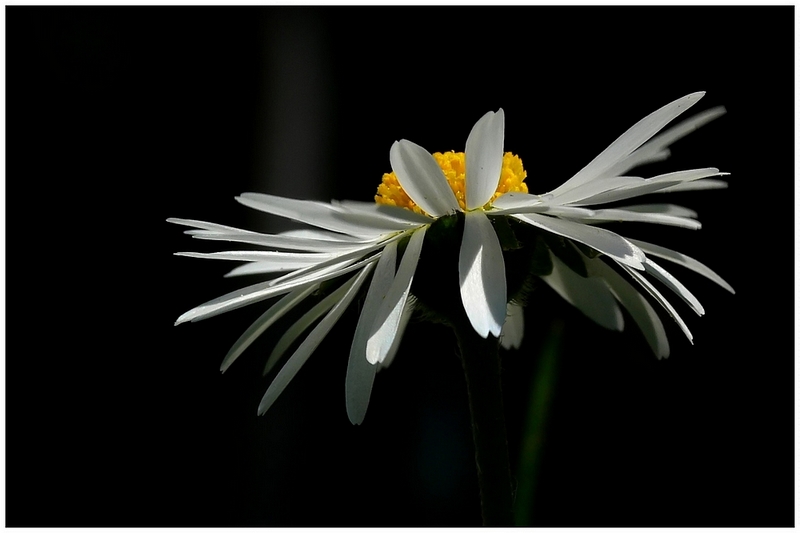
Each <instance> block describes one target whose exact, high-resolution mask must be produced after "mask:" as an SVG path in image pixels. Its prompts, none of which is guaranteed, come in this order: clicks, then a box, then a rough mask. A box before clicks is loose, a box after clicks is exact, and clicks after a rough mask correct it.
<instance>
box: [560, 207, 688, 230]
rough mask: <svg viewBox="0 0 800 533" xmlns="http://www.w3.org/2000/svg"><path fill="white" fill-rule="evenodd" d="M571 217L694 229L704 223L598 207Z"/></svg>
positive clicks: (588, 221)
mask: <svg viewBox="0 0 800 533" xmlns="http://www.w3.org/2000/svg"><path fill="white" fill-rule="evenodd" d="M567 216H569V215H567ZM569 218H571V219H574V220H579V221H581V222H583V223H585V224H595V223H601V222H645V223H650V224H662V225H665V226H676V227H679V228H685V229H694V230H697V229H700V228H701V227H702V224H700V222H699V221H697V220H695V219H693V218H685V217H678V216H674V215H667V214H663V213H643V212H636V211H629V210H627V209H597V210H595V211H593V212H592V214H591V216H588V217H587V216H583V215H582V214H581V213H576V214H574V215H572V216H569Z"/></svg>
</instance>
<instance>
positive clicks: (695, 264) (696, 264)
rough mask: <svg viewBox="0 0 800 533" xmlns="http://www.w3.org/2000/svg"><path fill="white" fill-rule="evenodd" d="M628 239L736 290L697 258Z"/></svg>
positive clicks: (647, 250)
mask: <svg viewBox="0 0 800 533" xmlns="http://www.w3.org/2000/svg"><path fill="white" fill-rule="evenodd" d="M630 241H631V242H632V243H634V244H635V245H636V246H638V247H639V248H641V249H642V250H643V251H644V252H645V253H647V254H649V255H654V256H656V257H660V258H662V259H666V260H667V261H672V262H673V263H677V264H679V265H682V266H684V267H686V268H688V269H689V270H691V271H693V272H697V273H698V274H700V275H701V276H704V277H706V278H708V279H710V280H711V281H713V282H714V283H716V284H717V285H719V286H720V287H722V288H723V289H725V290H727V291H729V292H731V293H732V294H735V293H736V291H734V290H733V287H731V286H730V284H729V283H728V282H727V281H725V280H724V279H722V277H721V276H720V275H719V274H717V273H716V272H714V271H713V270H711V269H710V268H708V267H707V266H706V265H704V264H703V263H701V262H700V261H698V260H697V259H693V258H691V257H689V256H688V255H684V254H682V253H680V252H676V251H674V250H670V249H669V248H664V247H663V246H658V245H655V244H650V243H649V242H644V241H638V240H634V239H630Z"/></svg>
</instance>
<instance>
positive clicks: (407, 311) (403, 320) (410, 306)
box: [375, 294, 416, 372]
mask: <svg viewBox="0 0 800 533" xmlns="http://www.w3.org/2000/svg"><path fill="white" fill-rule="evenodd" d="M415 304H416V299H415V298H414V296H413V295H411V294H409V295H408V299H407V300H406V305H405V306H404V307H403V313H402V314H401V315H400V324H399V325H398V326H397V334H395V336H394V340H393V341H392V345H391V346H390V347H389V351H388V352H386V356H385V357H384V358H383V361H380V362H379V363H378V364H377V365H375V366H376V367H377V368H378V372H380V371H381V370H383V369H384V368H388V366H389V365H391V364H392V361H394V356H395V355H396V354H397V350H398V349H399V348H400V343H401V341H402V340H403V334H404V333H405V331H406V327H407V326H408V321H409V320H411V315H413V314H414V305H415Z"/></svg>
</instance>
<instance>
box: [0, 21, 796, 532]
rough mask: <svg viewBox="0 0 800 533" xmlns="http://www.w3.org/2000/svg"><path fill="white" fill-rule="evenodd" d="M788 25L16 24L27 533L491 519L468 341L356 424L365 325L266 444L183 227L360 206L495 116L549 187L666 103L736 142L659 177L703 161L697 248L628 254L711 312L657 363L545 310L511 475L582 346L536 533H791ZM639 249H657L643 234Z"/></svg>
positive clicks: (534, 507) (542, 485)
mask: <svg viewBox="0 0 800 533" xmlns="http://www.w3.org/2000/svg"><path fill="white" fill-rule="evenodd" d="M793 34H794V9H793V8H792V7H782V8H687V7H672V8H608V7H607V8H585V7H581V8H577V7H560V8H539V7H529V8H449V9H443V8H427V9H421V8H328V9H321V8H213V7H207V8H87V7H83V8H77V7H73V8H53V7H41V8H31V7H6V81H7V84H6V118H7V122H6V158H7V159H6V163H7V166H6V176H7V180H6V207H7V217H6V223H7V232H6V239H7V241H6V242H7V252H6V257H7V258H8V261H7V264H6V276H7V277H6V290H7V298H8V299H7V305H6V311H7V314H6V316H7V321H6V334H7V346H6V348H7V351H6V458H5V459H6V523H7V525H9V526H101V525H102V526H128V525H131V526H134V525H135V526H208V525H217V526H219V525H252V526H258V525H474V524H478V523H479V522H480V515H479V508H478V492H477V484H476V478H475V473H474V464H473V461H472V450H471V446H472V444H471V438H470V429H469V419H468V411H467V403H466V392H465V387H464V383H463V375H462V374H461V369H460V364H459V361H458V359H457V358H456V356H455V351H454V347H453V340H452V338H451V337H450V332H449V331H447V330H444V329H442V328H441V327H438V326H435V325H431V324H426V323H419V322H416V323H412V325H411V326H410V327H409V329H408V331H407V334H406V336H405V338H404V341H403V345H402V348H401V351H400V353H399V354H398V356H397V358H396V360H395V363H394V364H393V365H392V367H391V368H389V369H388V370H387V371H385V372H381V374H380V375H379V377H378V378H377V380H376V387H375V389H374V392H373V397H372V403H371V405H370V410H369V413H368V414H367V418H366V420H365V422H364V424H363V425H361V426H358V427H353V426H351V425H350V423H349V422H348V420H347V416H346V412H345V406H344V376H345V368H346V358H347V354H348V350H349V343H350V340H351V338H352V337H351V336H352V332H353V328H354V327H355V322H356V319H357V316H356V314H355V311H354V310H351V311H350V312H348V313H346V314H345V315H344V317H343V318H342V319H341V321H340V322H339V323H338V324H337V326H336V327H335V329H334V330H333V331H332V332H331V334H330V335H329V336H328V338H327V339H326V341H325V342H324V343H323V344H322V345H321V346H320V347H319V348H318V349H317V351H316V353H315V354H314V355H313V356H312V358H311V359H310V361H309V362H308V363H307V365H306V366H305V367H304V368H303V369H302V370H301V372H300V373H299V374H298V375H297V377H296V378H295V380H294V381H293V382H292V383H291V384H290V386H289V387H288V388H287V390H286V391H285V393H284V394H283V396H282V397H281V398H280V399H279V400H278V402H277V403H276V404H275V405H274V407H273V408H272V409H271V410H270V411H269V412H268V413H267V415H266V416H264V417H257V416H256V407H257V405H258V401H259V399H260V397H261V395H262V394H263V392H264V390H265V389H266V387H267V385H268V383H269V378H261V376H260V369H261V366H262V365H263V362H264V358H265V357H266V353H265V352H268V350H269V349H270V343H271V342H275V337H269V336H265V338H264V339H262V340H260V341H259V342H258V343H257V344H255V345H254V346H253V347H251V348H250V350H248V352H246V353H245V355H244V356H243V357H242V358H241V360H240V361H238V362H237V363H236V364H235V365H234V366H233V367H232V368H231V370H230V371H229V372H227V373H226V374H225V375H220V374H219V372H218V366H219V363H220V361H221V359H222V356H223V355H224V354H225V353H226V351H227V349H228V348H229V346H230V345H231V344H232V343H233V342H234V341H235V340H236V338H237V337H238V335H239V334H240V333H241V332H242V331H243V330H244V329H245V328H246V327H247V326H248V325H249V324H250V322H251V321H252V320H253V319H254V318H255V317H257V316H258V315H259V314H260V313H261V312H263V309H264V306H260V305H257V306H253V308H245V309H242V310H239V311H236V312H232V313H230V314H226V315H222V316H219V317H216V318H213V319H210V320H209V321H206V322H201V323H197V324H187V325H181V326H180V327H173V325H172V324H173V322H174V320H175V319H176V318H177V317H178V316H179V315H180V314H181V313H183V312H184V311H186V310H188V309H189V308H191V307H193V306H195V305H197V304H200V303H203V302H205V301H206V300H209V299H211V298H214V297H216V296H218V295H220V294H223V293H224V292H228V291H230V290H233V289H235V288H237V287H239V286H241V284H242V280H236V279H233V280H231V279H223V278H222V274H224V273H225V272H226V271H227V270H228V269H229V267H230V266H231V265H230V264H228V263H225V264H220V263H214V262H207V261H201V260H195V259H187V258H183V257H175V256H173V255H172V253H173V252H175V251H181V250H211V249H220V248H219V247H214V246H213V243H211V245H210V246H208V243H202V242H199V241H195V240H192V239H190V238H189V237H187V236H184V235H183V234H182V229H181V228H179V227H177V226H172V225H169V224H167V223H166V222H165V219H166V218H167V217H170V216H175V217H184V218H196V219H200V220H210V221H215V222H219V223H223V224H230V225H234V226H240V227H242V226H243V227H248V228H251V229H257V230H262V231H276V230H278V229H283V228H284V227H285V226H281V225H280V221H278V220H277V219H275V218H274V217H268V216H259V215H258V214H256V213H254V212H250V210H248V209H247V208H245V207H242V206H240V205H238V204H237V203H236V202H235V201H234V200H233V197H234V196H235V195H237V194H239V193H241V192H244V191H249V190H253V191H261V192H268V193H272V194H279V195H284V196H292V197H298V198H313V199H320V200H328V199H331V198H339V199H358V200H369V199H371V197H372V195H373V194H374V190H375V187H376V186H377V184H378V183H379V180H380V177H381V175H382V173H383V172H386V171H388V170H390V168H389V161H388V152H389V147H390V146H391V143H392V142H393V141H394V140H396V139H399V138H408V139H411V140H413V141H415V142H417V143H419V144H421V145H422V146H425V147H426V148H428V149H429V150H431V151H437V150H438V151H442V150H450V149H456V150H461V149H463V144H464V141H465V140H466V136H467V134H468V132H469V129H470V127H471V126H472V124H473V123H474V122H475V121H476V120H477V119H478V118H479V117H480V116H481V115H482V114H483V113H485V112H486V111H488V110H496V109H497V108H498V107H503V108H504V109H505V112H506V124H507V126H506V141H505V146H506V149H507V150H510V151H513V152H515V153H517V154H519V155H520V156H521V158H522V160H523V162H524V163H525V167H526V169H527V171H528V180H527V182H528V184H529V187H530V189H531V191H532V192H545V191H547V190H550V189H552V188H554V187H555V186H556V185H558V184H560V183H561V182H563V181H564V180H565V179H567V178H568V177H569V176H571V175H572V174H574V173H575V172H576V171H577V170H579V169H580V168H581V167H582V166H583V165H585V164H586V163H587V162H588V161H589V160H591V158H592V157H594V156H595V155H596V154H597V153H599V152H600V151H601V150H602V149H603V148H605V147H606V146H607V145H608V144H609V143H610V142H611V141H613V140H614V138H616V137H617V136H618V135H619V134H621V133H622V132H623V131H624V130H625V129H627V128H628V127H629V126H631V125H632V124H633V123H635V122H636V121H637V120H639V119H640V118H642V117H644V116H645V115H646V114H648V113H650V112H651V111H653V110H655V109H657V108H658V107H660V106H662V105H664V104H666V103H668V102H670V101H672V100H674V99H675V98H678V97H680V96H683V95H685V94H688V93H690V92H694V91H698V90H705V91H707V95H706V97H705V98H704V99H703V100H702V101H701V102H700V103H699V104H697V106H696V107H695V110H702V109H707V108H710V107H713V106H717V105H725V106H726V107H727V109H728V114H727V115H725V116H724V117H722V118H720V119H718V120H717V121H715V122H714V123H712V124H710V125H708V126H706V127H704V128H703V129H702V130H700V131H698V132H696V133H694V134H692V135H691V136H689V137H687V138H686V139H684V140H683V141H680V142H679V143H676V144H675V145H674V146H673V156H672V158H671V159H670V160H668V161H667V162H666V163H663V164H659V165H654V166H653V167H652V168H648V169H645V170H643V172H646V174H644V175H654V174H656V173H659V172H663V171H670V170H681V169H687V168H696V167H703V166H717V167H719V168H721V169H722V170H725V171H729V172H731V173H732V176H731V178H730V187H729V188H728V189H726V190H722V191H711V192H701V193H696V194H683V195H680V196H675V197H673V198H671V200H672V201H675V202H677V203H680V204H682V205H687V206H689V207H692V208H694V209H696V210H698V211H699V212H700V219H701V221H702V222H703V223H704V227H703V229H702V230H701V231H700V232H691V231H687V230H681V229H674V228H639V227H636V226H635V225H632V226H631V227H630V229H627V228H621V230H620V231H622V233H623V234H625V235H631V236H636V235H643V233H641V232H642V231H644V232H645V233H644V234H645V235H647V236H648V240H652V241H653V242H657V243H661V244H664V245H666V246H668V247H670V248H674V249H678V250H680V251H683V252H685V253H687V254H688V255H691V256H693V257H696V258H698V259H700V260H701V261H703V262H704V263H706V264H707V265H709V266H711V267H712V268H713V269H714V270H716V271H717V272H718V273H719V274H720V275H722V276H723V277H724V278H725V279H726V280H727V281H729V282H730V283H731V284H732V285H733V286H734V287H735V288H736V290H737V294H736V295H735V296H733V295H730V294H728V293H727V292H725V291H724V290H722V289H720V288H719V287H717V286H715V285H714V284H712V283H711V282H709V281H707V280H705V279H704V278H701V277H700V276H697V275H695V274H693V273H691V272H687V271H684V270H682V269H681V268H680V267H677V266H676V267H673V268H671V269H670V270H671V271H672V272H673V273H675V274H676V275H677V276H678V277H679V278H680V279H681V280H682V281H684V283H685V284H686V285H687V286H688V287H689V288H690V289H691V290H692V291H693V292H694V293H695V294H696V295H697V296H698V298H699V299H700V301H701V302H702V303H703V304H704V305H705V308H706V316H704V317H702V318H698V317H697V316H694V315H693V313H691V311H690V310H688V308H686V307H685V306H683V305H678V303H679V302H676V306H677V307H678V309H679V310H681V312H682V315H683V316H684V318H685V319H686V320H687V323H688V325H689V327H690V328H691V329H692V332H693V333H694V335H695V344H694V346H691V345H689V343H688V342H687V341H686V339H685V338H684V337H683V336H682V335H681V333H680V331H679V330H678V329H677V327H675V325H674V323H672V322H671V320H669V318H668V317H666V316H665V315H662V317H663V320H664V323H665V326H666V327H667V331H668V334H669V337H670V341H671V346H672V354H671V356H670V358H669V359H667V360H664V361H657V360H656V359H655V357H653V356H652V354H651V353H649V351H648V348H647V346H646V344H645V343H644V341H643V339H642V337H641V335H640V334H639V333H638V331H637V330H636V328H635V327H634V326H632V325H631V326H629V328H628V329H626V331H625V332H624V333H621V334H618V333H610V332H606V331H604V330H602V329H601V328H599V327H598V326H596V325H594V324H593V323H591V322H590V321H589V320H588V319H585V318H583V317H582V316H581V315H580V314H578V313H577V312H575V311H574V310H572V309H571V308H569V306H567V305H566V304H563V303H562V302H560V301H559V299H558V298H557V297H554V296H553V295H552V294H551V293H549V292H548V291H546V290H542V291H540V293H539V295H540V299H537V300H536V301H535V302H534V303H532V306H531V307H529V308H528V310H527V313H528V314H527V318H528V321H527V329H526V338H525V342H524V344H523V346H522V349H521V350H520V351H519V352H511V353H508V354H506V355H505V356H504V366H505V376H506V383H505V394H506V406H507V411H508V412H507V419H508V426H509V437H510V441H511V443H510V445H511V454H512V463H513V464H514V467H515V468H516V465H517V464H518V462H519V460H518V458H519V456H520V449H519V448H520V445H519V442H520V435H521V433H522V427H523V425H524V422H523V421H524V420H525V416H526V412H527V406H528V397H529V395H530V387H531V382H532V378H533V374H534V370H535V368H536V364H537V361H538V360H539V358H540V352H541V348H542V345H543V343H544V342H545V340H546V339H547V338H549V335H550V333H551V332H552V331H553V330H554V329H553V328H555V325H556V324H557V323H559V322H562V323H564V324H565V329H564V333H563V337H562V340H563V342H562V346H561V353H560V355H559V358H558V368H557V373H556V375H555V378H554V381H553V382H552V384H551V385H552V387H553V396H552V401H551V404H550V409H549V411H548V413H549V423H548V424H547V427H546V429H547V431H546V435H545V440H544V447H543V450H542V455H541V467H540V471H539V475H538V477H537V483H538V484H537V490H536V493H535V499H534V501H533V503H531V504H530V506H529V508H530V510H531V516H532V524H533V525H549V526H589V525H596V526H614V525H627V526H633V525H645V526H689V525H691V526H756V525H764V526H769V525H781V526H789V525H792V524H793V523H794V508H793V503H794V361H793V347H792V341H793V326H794V320H793V318H794V317H793V288H794V284H793V280H794V269H793V266H794V265H793V257H794V254H793V243H794V232H793V200H794V179H793V146H794V144H793V141H794V138H793V134H794V131H793V116H794V102H793V95H794V86H793V67H794V57H793V50H794V35H793ZM637 232H639V233H637Z"/></svg>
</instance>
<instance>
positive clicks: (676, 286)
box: [644, 257, 705, 316]
mask: <svg viewBox="0 0 800 533" xmlns="http://www.w3.org/2000/svg"><path fill="white" fill-rule="evenodd" d="M644 270H645V272H647V273H648V274H650V275H651V276H653V277H654V278H656V279H657V280H658V281H660V282H661V283H663V284H664V285H666V286H667V287H669V288H670V289H671V290H672V292H674V293H675V294H677V295H678V296H680V297H681V299H682V300H683V301H684V302H686V303H687V304H688V305H689V307H691V308H692V310H693V311H694V312H695V313H697V315H698V316H703V315H704V314H705V310H704V309H703V306H702V305H700V301H699V300H698V299H697V298H695V296H694V294H692V293H691V292H689V289H687V288H686V287H685V286H684V284H683V283H681V282H680V281H678V280H677V279H676V278H675V276H673V275H672V274H670V273H669V272H667V271H666V270H664V269H663V268H661V267H660V266H659V265H658V264H656V262H655V261H653V260H652V259H650V258H649V257H648V258H647V260H646V261H645V263H644Z"/></svg>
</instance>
